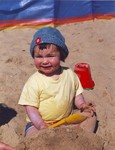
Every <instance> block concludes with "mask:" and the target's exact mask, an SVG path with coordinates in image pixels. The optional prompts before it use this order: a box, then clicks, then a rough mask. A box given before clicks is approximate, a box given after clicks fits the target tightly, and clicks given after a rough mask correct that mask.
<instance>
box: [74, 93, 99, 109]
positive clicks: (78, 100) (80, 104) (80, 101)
mask: <svg viewBox="0 0 115 150" xmlns="http://www.w3.org/2000/svg"><path fill="white" fill-rule="evenodd" d="M75 105H76V107H77V108H78V109H79V110H81V112H83V111H87V112H91V111H93V112H95V111H96V110H95V107H94V105H93V104H92V103H91V102H88V103H87V102H85V100H84V97H83V95H82V94H79V95H78V96H76V97H75Z"/></svg>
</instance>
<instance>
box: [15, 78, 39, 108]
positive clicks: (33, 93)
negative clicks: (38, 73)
mask: <svg viewBox="0 0 115 150" xmlns="http://www.w3.org/2000/svg"><path fill="white" fill-rule="evenodd" d="M18 104H20V105H29V106H34V107H37V108H38V107H39V88H38V85H37V83H36V81H35V80H34V79H33V78H31V79H29V80H28V81H27V82H26V84H25V85H24V88H23V90H22V93H21V96H20V99H19V102H18Z"/></svg>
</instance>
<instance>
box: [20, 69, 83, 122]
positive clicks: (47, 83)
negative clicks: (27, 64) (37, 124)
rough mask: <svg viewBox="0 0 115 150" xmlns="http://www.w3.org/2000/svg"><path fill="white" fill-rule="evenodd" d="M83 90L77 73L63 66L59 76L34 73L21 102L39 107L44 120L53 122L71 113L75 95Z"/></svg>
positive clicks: (26, 85)
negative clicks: (53, 76)
mask: <svg viewBox="0 0 115 150" xmlns="http://www.w3.org/2000/svg"><path fill="white" fill-rule="evenodd" d="M82 92H83V88H82V86H81V83H80V81H79V79H78V77H77V75H76V74H75V73H74V72H73V71H72V70H71V69H69V68H67V67H62V73H61V74H60V75H59V76H58V77H57V78H52V77H48V76H45V75H44V74H41V73H39V72H36V73H34V74H33V75H32V76H31V77H30V78H29V79H28V81H27V82H26V84H25V86H24V88H23V91H22V94H21V97H20V99H19V104H20V105H29V106H34V107H37V108H38V110H39V112H40V114H41V116H42V118H43V120H44V121H46V122H53V121H57V120H60V119H62V118H64V117H67V116H68V115H69V114H70V113H71V111H72V105H73V99H74V97H75V96H77V95H79V94H81V93H82ZM27 121H29V118H27Z"/></svg>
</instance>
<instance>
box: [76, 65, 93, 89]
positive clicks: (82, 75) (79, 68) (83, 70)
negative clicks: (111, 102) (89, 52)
mask: <svg viewBox="0 0 115 150" xmlns="http://www.w3.org/2000/svg"><path fill="white" fill-rule="evenodd" d="M74 72H75V73H76V74H77V75H78V77H79V79H80V81H81V84H82V87H83V88H84V89H93V88H94V86H95V83H94V81H93V80H92V77H91V71H90V66H89V64H87V63H78V64H76V65H75V68H74Z"/></svg>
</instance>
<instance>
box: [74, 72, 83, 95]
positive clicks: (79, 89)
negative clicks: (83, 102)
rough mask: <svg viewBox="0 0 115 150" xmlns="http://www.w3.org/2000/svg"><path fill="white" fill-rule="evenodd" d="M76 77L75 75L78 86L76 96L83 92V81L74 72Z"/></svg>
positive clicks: (76, 85)
mask: <svg viewBox="0 0 115 150" xmlns="http://www.w3.org/2000/svg"><path fill="white" fill-rule="evenodd" d="M74 77H75V78H74V79H75V87H76V95H75V96H77V95H79V94H81V93H83V87H82V85H81V82H80V80H79V78H78V76H77V75H76V74H75V73H74Z"/></svg>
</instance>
